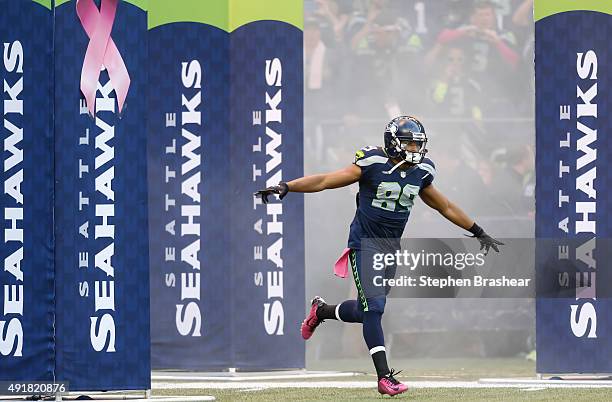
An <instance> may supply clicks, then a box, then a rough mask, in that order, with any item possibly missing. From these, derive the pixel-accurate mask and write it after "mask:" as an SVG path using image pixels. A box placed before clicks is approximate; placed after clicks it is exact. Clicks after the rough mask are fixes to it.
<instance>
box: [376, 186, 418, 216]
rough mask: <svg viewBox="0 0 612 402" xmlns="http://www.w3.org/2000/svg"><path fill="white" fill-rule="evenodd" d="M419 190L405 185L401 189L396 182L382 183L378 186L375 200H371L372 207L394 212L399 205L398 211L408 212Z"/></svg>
mask: <svg viewBox="0 0 612 402" xmlns="http://www.w3.org/2000/svg"><path fill="white" fill-rule="evenodd" d="M419 190H420V187H419V186H413V185H412V184H406V185H405V186H404V188H402V187H401V186H400V184H399V183H398V182H389V181H383V182H381V183H380V184H379V185H378V189H377V190H376V199H374V200H372V206H373V207H376V208H381V209H384V210H386V211H395V210H396V207H397V204H399V211H402V212H405V211H410V210H411V209H412V205H413V204H414V197H416V195H417V194H418V193H419Z"/></svg>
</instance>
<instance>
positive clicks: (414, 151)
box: [384, 116, 427, 165]
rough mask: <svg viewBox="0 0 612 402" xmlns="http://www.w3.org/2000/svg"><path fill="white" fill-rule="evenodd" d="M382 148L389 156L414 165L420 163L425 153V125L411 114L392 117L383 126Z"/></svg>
mask: <svg viewBox="0 0 612 402" xmlns="http://www.w3.org/2000/svg"><path fill="white" fill-rule="evenodd" d="M415 145H416V147H415ZM384 149H385V153H386V154H387V156H388V157H390V158H400V159H402V160H405V161H406V162H408V163H412V164H415V165H416V164H418V163H421V162H422V161H423V158H425V154H426V153H427V134H425V127H423V124H421V122H420V121H418V120H417V119H416V118H414V117H412V116H398V117H396V118H394V119H393V120H391V121H390V122H389V124H387V127H386V128H385V147H384Z"/></svg>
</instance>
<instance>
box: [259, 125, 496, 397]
mask: <svg viewBox="0 0 612 402" xmlns="http://www.w3.org/2000/svg"><path fill="white" fill-rule="evenodd" d="M426 153H427V135H426V134H425V128H424V127H423V125H422V124H421V122H419V121H418V120H417V119H416V118H414V117H412V116H399V117H396V118H395V119H393V120H391V122H390V123H389V124H387V126H386V129H385V133H384V147H365V148H362V149H361V150H359V151H357V153H356V155H355V161H354V162H353V164H351V165H349V166H347V167H345V168H344V169H341V170H338V171H335V172H331V173H325V174H317V175H312V176H305V177H301V178H299V179H295V180H292V181H290V182H286V183H285V182H281V183H279V184H278V185H276V186H272V187H268V188H266V189H264V190H260V191H258V192H256V193H255V195H257V196H260V197H261V198H262V200H263V202H264V203H267V202H268V197H269V196H271V195H274V194H276V195H278V196H279V198H280V199H283V198H284V197H285V195H287V193H288V192H290V191H292V192H298V193H313V192H317V191H322V190H327V189H333V188H338V187H344V186H348V185H350V184H353V183H355V182H359V194H358V200H357V201H358V203H357V205H358V206H357V211H356V213H355V217H354V219H353V222H352V223H351V226H350V232H349V240H348V247H347V248H346V249H345V252H344V253H343V255H342V256H341V257H340V259H339V260H338V263H337V264H336V269H335V271H336V274H339V275H340V276H344V275H346V272H347V271H348V266H350V270H351V271H352V274H353V279H354V280H355V285H356V287H357V293H358V297H357V300H346V301H344V302H342V303H340V304H337V305H331V304H327V303H326V302H325V301H324V300H323V299H322V298H321V297H319V296H317V297H315V298H314V299H313V300H312V303H311V309H310V312H309V314H308V316H307V317H306V319H305V320H304V321H303V323H302V326H301V332H302V337H303V338H304V339H309V338H310V337H311V336H312V334H313V333H314V331H315V329H316V328H317V326H318V325H319V324H320V323H321V322H323V320H340V321H344V322H356V323H362V324H363V337H364V340H365V342H366V344H367V346H368V349H369V351H370V355H371V356H372V360H373V362H374V367H375V368H376V373H377V375H378V392H380V393H381V394H387V395H397V394H400V393H402V392H404V391H406V389H407V387H406V385H404V384H402V383H401V382H399V381H397V380H396V379H395V378H394V375H396V374H398V373H399V372H395V371H394V370H390V369H389V367H388V365H387V357H386V351H385V343H384V336H383V329H382V325H381V318H382V314H383V312H384V310H385V303H386V293H387V292H388V289H384V290H383V291H382V292H380V291H378V292H376V291H373V290H372V287H371V286H364V278H371V277H372V271H371V270H373V267H372V264H371V263H370V264H367V263H364V264H363V266H362V263H361V259H362V258H364V257H362V255H361V254H362V252H363V251H364V249H365V248H368V247H369V248H371V247H372V246H371V245H368V246H366V245H365V244H362V239H366V238H367V239H378V240H379V241H382V242H381V243H380V244H378V245H374V246H373V247H374V248H376V251H377V252H380V251H382V252H390V253H394V252H395V250H398V249H399V247H400V243H399V239H400V238H401V237H402V233H403V232H404V227H405V226H406V222H407V221H408V216H409V215H410V211H411V209H412V205H413V203H414V198H415V197H416V196H417V195H418V196H420V197H421V199H422V200H423V201H424V202H425V204H427V205H428V206H429V207H431V208H433V209H435V210H437V211H438V212H439V213H440V214H442V216H444V217H445V218H446V219H448V220H449V221H451V222H452V223H454V224H455V225H457V226H459V227H461V228H462V229H465V230H468V231H469V232H470V233H472V236H473V237H475V238H476V239H478V240H479V241H480V246H481V250H482V249H485V253H486V252H488V251H489V249H490V248H493V249H494V250H495V251H497V252H499V248H498V246H499V245H501V244H502V243H501V242H499V241H497V240H495V239H493V238H492V237H491V236H489V235H488V234H487V233H486V232H485V231H484V230H483V229H482V228H481V227H480V226H478V225H477V224H476V223H475V222H474V220H472V219H471V218H470V217H469V216H467V215H466V214H465V212H463V211H462V210H461V209H460V208H459V207H458V206H457V205H455V204H453V203H452V202H451V201H449V200H448V199H447V198H446V197H445V196H444V195H443V194H442V193H441V192H440V191H438V190H437V189H436V188H435V187H434V185H433V184H432V183H433V181H434V178H435V176H436V168H435V165H434V163H433V162H432V161H431V159H428V158H426V157H425V154H426ZM364 243H365V242H364ZM364 261H366V260H364ZM343 268H344V269H343ZM343 270H344V272H342V271H343ZM364 270H368V271H367V272H363V271H364ZM394 274H395V269H390V268H387V269H386V271H385V272H384V275H385V277H387V278H390V277H393V276H394Z"/></svg>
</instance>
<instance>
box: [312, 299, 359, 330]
mask: <svg viewBox="0 0 612 402" xmlns="http://www.w3.org/2000/svg"><path fill="white" fill-rule="evenodd" d="M325 320H339V321H344V322H358V323H361V322H363V311H361V310H359V307H358V303H357V300H345V301H343V302H342V303H340V304H327V303H325V300H323V298H321V297H319V296H316V297H315V298H314V299H312V302H311V307H310V312H309V313H308V315H307V316H306V318H305V319H304V321H303V322H302V326H301V328H300V331H301V333H302V338H304V339H310V337H311V336H312V334H313V333H314V331H315V329H317V327H318V326H319V324H321V323H322V322H323V321H325Z"/></svg>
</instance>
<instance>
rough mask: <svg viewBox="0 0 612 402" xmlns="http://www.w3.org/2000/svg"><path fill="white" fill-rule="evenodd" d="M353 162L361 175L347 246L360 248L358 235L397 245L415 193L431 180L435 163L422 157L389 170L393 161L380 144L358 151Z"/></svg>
mask: <svg viewBox="0 0 612 402" xmlns="http://www.w3.org/2000/svg"><path fill="white" fill-rule="evenodd" d="M354 163H355V164H356V165H357V166H359V167H360V168H361V179H360V180H359V195H358V201H359V206H358V207H357V212H356V213H355V218H354V219H353V222H352V223H351V228H350V233H349V241H348V247H350V248H352V249H356V250H360V249H361V239H362V238H371V239H381V242H382V243H381V242H379V243H378V244H382V246H380V247H384V248H389V249H397V248H398V247H399V241H397V239H399V238H401V237H402V233H403V232H404V228H405V226H406V222H408V217H409V216H410V211H411V210H412V206H413V204H414V199H415V197H416V196H417V195H418V194H419V192H420V191H421V190H422V189H424V188H425V187H427V186H429V185H430V184H431V183H432V182H433V179H434V177H435V175H436V168H435V165H434V163H433V162H432V161H431V159H428V158H425V159H423V161H422V162H421V163H419V164H418V165H414V166H411V167H409V168H407V169H406V168H405V166H400V167H398V168H397V169H395V170H394V171H393V172H390V171H391V169H392V168H393V166H394V164H393V162H391V160H390V159H389V158H388V157H387V155H386V154H385V152H384V151H383V150H382V148H379V147H365V148H362V149H361V150H359V151H357V153H356V154H355V161H354ZM387 239H388V241H386V240H387Z"/></svg>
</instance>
